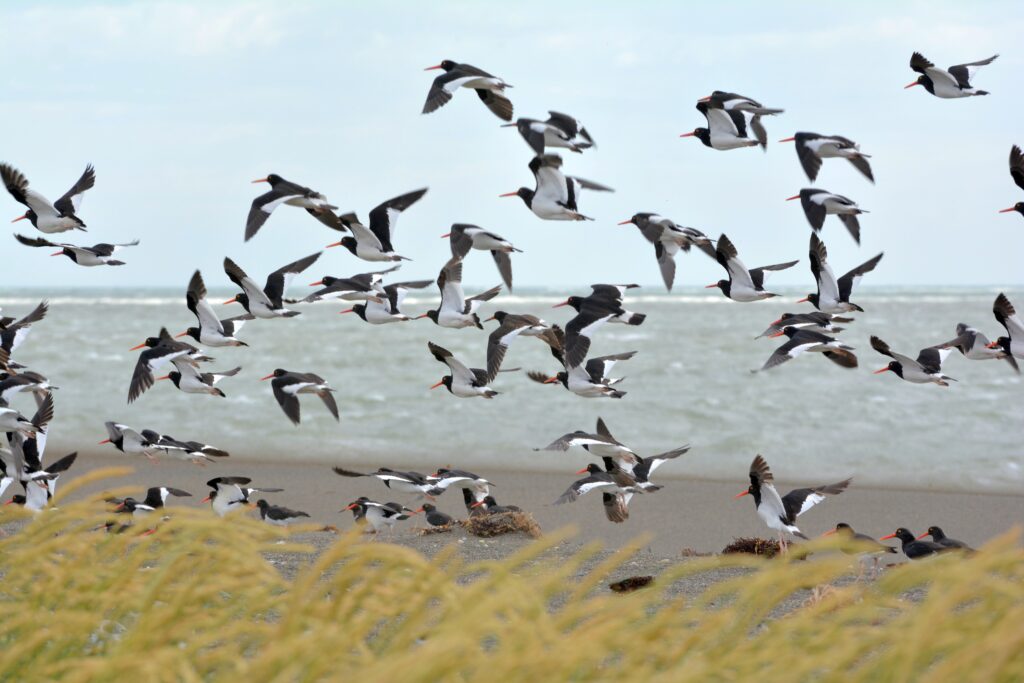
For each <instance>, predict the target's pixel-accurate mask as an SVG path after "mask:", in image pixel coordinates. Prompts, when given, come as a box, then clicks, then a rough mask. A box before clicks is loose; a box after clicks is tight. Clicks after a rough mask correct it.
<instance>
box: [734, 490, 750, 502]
mask: <svg viewBox="0 0 1024 683" xmlns="http://www.w3.org/2000/svg"><path fill="white" fill-rule="evenodd" d="M749 495H750V491H744V492H743V493H737V494H736V495H735V496H733V500H735V499H737V498H742V497H743V496H749Z"/></svg>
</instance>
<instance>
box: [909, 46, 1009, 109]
mask: <svg viewBox="0 0 1024 683" xmlns="http://www.w3.org/2000/svg"><path fill="white" fill-rule="evenodd" d="M998 56H999V55H992V56H991V57H989V58H988V59H983V60H981V61H980V62H970V63H969V64H956V65H954V66H951V67H949V68H948V69H939V68H938V67H936V66H935V65H934V64H932V63H931V62H929V61H928V60H927V59H925V58H924V55H922V54H921V53H920V52H915V53H914V54H912V55H911V56H910V68H911V69H913V70H914V71H916V72H918V73H919V74H921V75H920V76H918V77H917V80H916V81H914V82H913V83H910V84H908V85H906V86H904V88H903V89H904V90H906V89H907V88H913V87H914V86H915V85H923V86H924V89H925V90H927V91H928V92H930V93H931V94H932V95H935V96H936V97H941V98H943V99H950V98H957V97H972V96H974V95H988V91H986V90H978V89H977V88H975V87H974V86H973V85H971V79H972V78H974V74H975V72H976V71H977V70H978V69H979V68H981V67H983V66H985V65H987V64H991V63H992V62H993V61H995V58H996V57H998Z"/></svg>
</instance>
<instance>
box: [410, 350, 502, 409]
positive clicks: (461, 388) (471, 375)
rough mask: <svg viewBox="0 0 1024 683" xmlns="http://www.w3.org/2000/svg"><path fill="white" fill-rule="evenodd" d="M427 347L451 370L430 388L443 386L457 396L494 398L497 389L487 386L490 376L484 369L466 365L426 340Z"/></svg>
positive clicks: (449, 352)
mask: <svg viewBox="0 0 1024 683" xmlns="http://www.w3.org/2000/svg"><path fill="white" fill-rule="evenodd" d="M427 348H428V349H430V353H431V354H433V356H434V358H436V359H437V360H438V361H439V362H441V363H444V364H445V365H447V366H448V369H449V370H450V371H451V374H450V375H446V376H444V377H442V378H441V381H440V382H438V383H437V384H435V385H433V386H432V387H430V388H431V389H436V388H438V387H440V386H443V387H444V388H446V389H447V390H448V391H449V393H451V394H453V395H455V396H458V397H459V398H475V397H478V396H479V397H482V398H494V397H495V396H497V395H498V392H497V391H495V390H494V389H491V388H490V387H489V386H487V384H488V382H490V380H491V377H490V375H489V374H488V372H487V371H486V370H482V369H480V368H470V367H467V366H466V365H465V364H464V363H463V362H462V361H460V360H459V359H458V358H456V357H455V356H454V354H452V352H451V351H449V350H448V349H446V348H444V347H442V346H438V345H437V344H435V343H434V342H427Z"/></svg>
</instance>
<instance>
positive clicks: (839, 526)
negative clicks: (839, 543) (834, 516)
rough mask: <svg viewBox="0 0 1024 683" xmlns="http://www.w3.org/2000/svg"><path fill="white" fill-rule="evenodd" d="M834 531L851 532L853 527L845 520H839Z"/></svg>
mask: <svg viewBox="0 0 1024 683" xmlns="http://www.w3.org/2000/svg"><path fill="white" fill-rule="evenodd" d="M836 531H837V532H839V533H842V532H851V531H853V527H852V526H850V525H849V524H847V523H846V522H839V524H836Z"/></svg>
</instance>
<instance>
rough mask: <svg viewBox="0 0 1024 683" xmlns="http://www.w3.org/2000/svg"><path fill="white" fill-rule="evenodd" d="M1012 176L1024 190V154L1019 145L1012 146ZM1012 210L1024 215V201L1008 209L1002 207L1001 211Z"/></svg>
mask: <svg viewBox="0 0 1024 683" xmlns="http://www.w3.org/2000/svg"><path fill="white" fill-rule="evenodd" d="M1010 177H1012V178H1013V182H1015V183H1017V187H1019V188H1020V189H1022V190H1024V154H1022V153H1021V151H1020V147H1018V146H1017V145H1014V146H1013V147H1011V148H1010ZM1011 211H1016V212H1017V213H1019V214H1020V215H1022V216H1024V202H1017V203H1016V204H1014V205H1013V206H1011V207H1010V208H1008V209H1001V210H1000V211H999V213H1010V212H1011Z"/></svg>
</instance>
